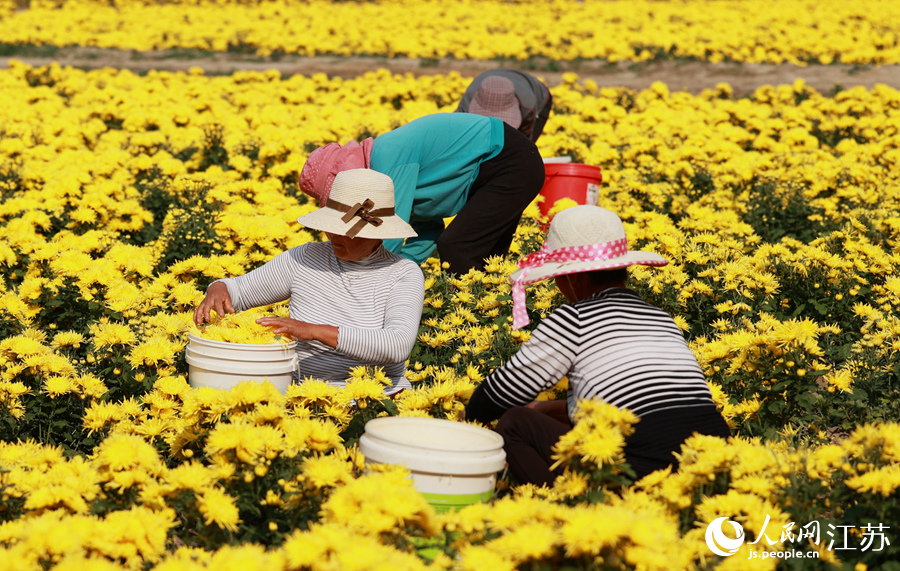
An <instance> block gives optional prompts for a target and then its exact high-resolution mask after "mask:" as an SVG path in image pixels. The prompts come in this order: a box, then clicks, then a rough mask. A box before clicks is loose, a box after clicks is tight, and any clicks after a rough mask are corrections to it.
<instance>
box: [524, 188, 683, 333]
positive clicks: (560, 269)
mask: <svg viewBox="0 0 900 571" xmlns="http://www.w3.org/2000/svg"><path fill="white" fill-rule="evenodd" d="M668 263H669V260H667V259H665V258H663V257H662V256H660V255H659V254H654V253H653V252H639V251H629V250H628V238H626V236H625V227H624V226H623V225H622V220H621V219H620V218H619V217H618V216H617V215H616V213H614V212H611V211H609V210H606V209H605V208H600V207H599V206H590V205H583V206H573V207H572V208H567V209H565V210H563V211H562V212H560V213H559V214H557V215H556V216H555V217H554V218H553V220H552V221H551V222H550V230H549V231H548V232H547V240H546V241H545V242H544V245H543V246H542V247H541V249H540V250H538V251H537V252H534V253H533V254H529V255H528V256H525V257H524V258H522V259H521V260H519V269H518V270H516V271H515V272H513V273H512V275H511V276H509V281H510V282H512V298H513V329H519V328H521V327H524V326H525V325H527V324H528V312H527V311H526V308H525V285H526V284H531V283H534V282H537V281H541V280H545V279H547V278H553V277H556V276H562V275H565V274H574V273H578V272H589V271H593V270H615V269H618V268H625V267H627V266H633V265H641V266H665V265H666V264H668Z"/></svg>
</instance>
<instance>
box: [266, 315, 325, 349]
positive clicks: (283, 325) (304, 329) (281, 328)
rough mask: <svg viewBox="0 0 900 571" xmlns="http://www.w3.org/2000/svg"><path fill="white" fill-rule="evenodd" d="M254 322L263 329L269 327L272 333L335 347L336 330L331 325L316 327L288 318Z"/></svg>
mask: <svg viewBox="0 0 900 571" xmlns="http://www.w3.org/2000/svg"><path fill="white" fill-rule="evenodd" d="M256 322H257V323H258V324H260V325H262V326H263V327H271V328H272V333H278V334H279V335H286V336H288V337H291V338H293V339H302V340H304V341H320V342H322V343H324V344H326V345H328V346H329V347H332V348H336V347H337V341H338V328H337V327H335V326H333V325H317V324H314V323H307V322H306V321H300V320H299V319H291V318H290V317H260V318H259V319H257V320H256Z"/></svg>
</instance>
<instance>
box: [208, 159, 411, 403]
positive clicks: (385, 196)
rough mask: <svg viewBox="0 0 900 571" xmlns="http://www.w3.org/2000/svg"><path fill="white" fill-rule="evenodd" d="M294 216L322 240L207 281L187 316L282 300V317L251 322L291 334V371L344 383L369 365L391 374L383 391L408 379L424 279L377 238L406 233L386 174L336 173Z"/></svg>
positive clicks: (392, 390)
mask: <svg viewBox="0 0 900 571" xmlns="http://www.w3.org/2000/svg"><path fill="white" fill-rule="evenodd" d="M297 221H298V222H300V223H301V224H303V225H304V226H306V227H308V228H312V229H315V230H320V231H323V232H325V234H326V235H327V236H328V239H329V241H328V242H309V243H306V244H303V245H300V246H297V247H295V248H291V249H290V250H288V251H286V252H283V253H281V254H279V255H278V256H276V257H275V258H273V259H271V260H269V261H268V262H266V263H265V264H264V265H262V266H261V267H259V268H257V269H255V270H252V271H250V272H249V273H247V274H245V275H243V276H239V277H235V278H228V279H222V280H218V281H215V282H213V283H212V284H210V286H209V288H208V289H207V294H206V298H205V299H204V300H203V301H202V302H201V303H200V305H199V306H198V307H197V308H196V309H195V310H194V322H195V323H197V324H198V325H199V324H201V323H203V322H204V321H209V320H210V311H211V310H215V311H216V312H217V313H218V314H219V315H224V314H225V313H226V312H227V313H234V312H235V311H241V310H245V309H249V308H251V307H258V306H263V305H270V304H273V303H277V302H280V301H284V300H290V317H289V318H279V317H266V318H261V319H259V320H257V322H258V323H259V324H261V325H264V326H266V327H271V328H272V329H273V331H274V332H275V333H280V334H283V335H287V336H290V337H292V338H294V339H296V340H297V355H298V358H299V371H300V378H299V379H297V380H302V379H303V378H306V377H313V378H317V379H322V380H325V381H328V382H329V383H331V384H333V385H336V386H343V385H344V383H345V381H346V379H348V378H349V377H350V370H351V369H352V368H354V367H357V366H360V365H378V366H383V367H384V372H385V374H386V375H387V376H389V377H390V378H391V381H392V386H391V387H390V388H388V389H386V390H385V392H386V393H387V394H393V393H395V392H397V391H400V390H402V389H404V388H409V386H410V385H409V381H408V380H407V379H406V377H405V372H406V360H407V359H408V358H409V353H410V352H411V351H412V348H413V345H414V344H415V342H416V336H417V335H418V330H419V321H420V319H421V317H422V303H423V300H424V297H425V285H424V276H423V275H422V270H421V269H419V267H418V266H416V264H414V263H412V262H411V261H409V260H406V259H404V258H402V257H400V256H397V255H395V254H392V253H390V252H388V251H387V250H385V249H384V247H383V246H382V241H383V240H384V239H388V238H403V237H410V236H415V232H414V231H413V229H412V228H411V227H410V226H409V225H408V224H407V223H406V222H404V221H403V220H401V219H400V218H399V217H398V216H397V215H396V214H394V193H393V185H392V183H391V179H390V178H389V177H387V176H385V175H383V174H380V173H377V172H375V171H373V170H369V169H357V170H350V171H346V172H342V173H340V174H339V175H338V176H337V177H336V178H335V179H334V187H333V189H332V192H331V197H330V199H329V200H328V202H327V204H325V205H323V207H322V208H319V209H318V210H316V211H315V212H311V213H310V214H307V215H305V216H301V217H300V218H298V219H297Z"/></svg>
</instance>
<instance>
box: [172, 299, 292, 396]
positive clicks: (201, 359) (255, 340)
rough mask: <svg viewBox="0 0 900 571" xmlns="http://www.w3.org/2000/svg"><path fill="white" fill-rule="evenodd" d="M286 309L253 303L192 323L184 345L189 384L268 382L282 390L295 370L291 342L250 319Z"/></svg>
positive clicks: (279, 314) (280, 314)
mask: <svg viewBox="0 0 900 571" xmlns="http://www.w3.org/2000/svg"><path fill="white" fill-rule="evenodd" d="M287 311H288V309H287V307H285V306H275V307H272V308H255V309H250V310H247V311H242V312H240V313H233V314H226V315H224V316H222V317H217V318H215V319H214V320H213V321H212V322H211V323H210V324H209V325H206V326H204V327H202V328H200V327H197V326H194V327H192V331H191V332H190V333H188V345H187V347H186V348H185V360H186V361H187V363H188V381H189V383H190V384H191V386H193V387H213V388H221V389H230V388H231V387H233V386H235V385H237V384H238V383H241V382H245V381H252V382H270V383H272V384H273V385H274V386H275V388H277V389H278V390H279V391H281V392H282V393H284V392H285V391H286V390H287V388H288V386H290V384H291V382H292V381H293V378H294V371H295V370H296V369H297V352H296V350H295V348H296V346H297V342H296V341H291V340H290V339H287V338H285V337H283V336H281V335H277V334H275V333H273V332H272V330H271V329H270V328H268V327H264V326H262V325H259V324H258V323H256V320H257V319H259V318H260V317H264V316H270V315H272V314H274V315H275V316H276V317H283V316H286V315H287Z"/></svg>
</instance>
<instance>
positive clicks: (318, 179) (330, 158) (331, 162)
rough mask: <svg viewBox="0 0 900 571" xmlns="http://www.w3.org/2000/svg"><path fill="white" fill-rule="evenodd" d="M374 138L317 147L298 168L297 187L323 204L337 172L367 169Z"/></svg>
mask: <svg viewBox="0 0 900 571" xmlns="http://www.w3.org/2000/svg"><path fill="white" fill-rule="evenodd" d="M374 142H375V141H374V139H372V138H371V137H369V138H368V139H365V140H363V142H362V143H357V142H356V141H350V142H349V143H347V144H346V145H341V144H338V143H328V144H327V145H324V146H322V147H319V148H318V149H316V150H315V151H313V152H312V153H310V155H309V157H308V158H307V159H306V162H305V163H304V164H303V169H302V170H301V171H300V190H302V191H303V192H304V193H306V194H308V195H309V196H312V197H313V198H315V199H316V200H318V201H319V204H325V202H326V201H327V200H328V195H329V194H330V193H331V185H332V184H333V183H334V177H335V176H337V174H338V173H339V172H343V171H347V170H352V169H363V168H369V157H371V156H372V144H373V143H374Z"/></svg>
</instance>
